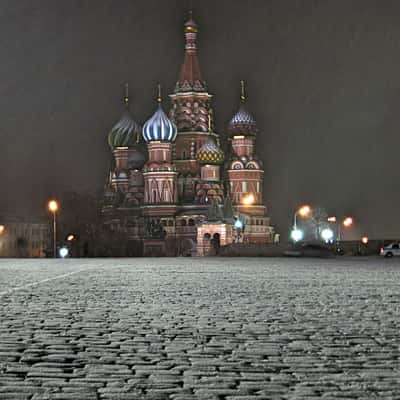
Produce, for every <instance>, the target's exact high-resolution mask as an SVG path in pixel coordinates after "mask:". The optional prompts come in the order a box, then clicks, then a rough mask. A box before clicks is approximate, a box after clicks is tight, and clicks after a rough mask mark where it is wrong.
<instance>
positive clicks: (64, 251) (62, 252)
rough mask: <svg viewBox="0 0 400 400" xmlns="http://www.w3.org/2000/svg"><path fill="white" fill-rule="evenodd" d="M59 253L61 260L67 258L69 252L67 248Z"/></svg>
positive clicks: (63, 248)
mask: <svg viewBox="0 0 400 400" xmlns="http://www.w3.org/2000/svg"><path fill="white" fill-rule="evenodd" d="M59 253H60V257H61V258H65V257H67V256H68V253H69V251H68V249H67V248H66V247H61V249H60V251H59Z"/></svg>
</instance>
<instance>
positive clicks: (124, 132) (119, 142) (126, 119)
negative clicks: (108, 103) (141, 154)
mask: <svg viewBox="0 0 400 400" xmlns="http://www.w3.org/2000/svg"><path fill="white" fill-rule="evenodd" d="M139 133H140V126H139V125H138V124H137V123H136V122H135V121H134V120H133V119H132V118H131V116H130V115H129V113H128V112H125V113H124V115H123V116H122V117H121V119H120V120H119V121H118V122H117V123H116V124H115V125H114V127H113V128H112V129H111V131H110V133H109V134H108V144H109V146H110V148H111V150H114V149H115V148H117V147H133V146H135V144H136V139H137V137H138V135H139Z"/></svg>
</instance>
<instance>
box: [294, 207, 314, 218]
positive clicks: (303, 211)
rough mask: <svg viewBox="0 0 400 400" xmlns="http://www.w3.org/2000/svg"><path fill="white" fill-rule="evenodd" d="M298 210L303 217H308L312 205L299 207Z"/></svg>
mask: <svg viewBox="0 0 400 400" xmlns="http://www.w3.org/2000/svg"><path fill="white" fill-rule="evenodd" d="M297 212H298V214H299V215H300V216H301V217H307V215H308V214H310V212H311V207H310V206H302V207H300V208H299V210H298V211H297Z"/></svg>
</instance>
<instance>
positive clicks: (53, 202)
mask: <svg viewBox="0 0 400 400" xmlns="http://www.w3.org/2000/svg"><path fill="white" fill-rule="evenodd" d="M48 209H49V211H51V212H52V213H53V255H54V258H57V245H56V243H57V224H56V213H57V211H58V203H57V201H56V200H50V201H49V204H48Z"/></svg>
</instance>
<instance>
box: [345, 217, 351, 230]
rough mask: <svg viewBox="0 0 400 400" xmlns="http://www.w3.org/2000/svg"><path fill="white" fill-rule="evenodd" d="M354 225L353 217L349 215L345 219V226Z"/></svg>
mask: <svg viewBox="0 0 400 400" xmlns="http://www.w3.org/2000/svg"><path fill="white" fill-rule="evenodd" d="M352 225H353V218H351V217H347V218H345V219H344V220H343V226H345V227H346V228H349V227H350V226H352Z"/></svg>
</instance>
